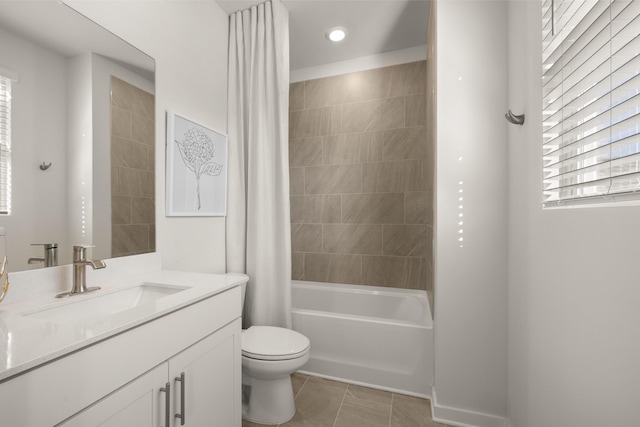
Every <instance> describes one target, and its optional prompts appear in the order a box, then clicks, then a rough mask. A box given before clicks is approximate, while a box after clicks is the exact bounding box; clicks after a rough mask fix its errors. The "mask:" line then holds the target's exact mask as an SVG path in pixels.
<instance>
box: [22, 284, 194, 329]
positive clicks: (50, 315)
mask: <svg viewBox="0 0 640 427" xmlns="http://www.w3.org/2000/svg"><path fill="white" fill-rule="evenodd" d="M186 289H189V287H178V286H163V285H156V284H148V283H145V284H142V285H140V286H135V287H133V288H129V289H124V290H121V291H116V292H111V293H105V294H102V295H100V294H99V293H98V294H91V296H92V297H91V298H87V299H84V298H83V297H82V296H79V297H74V298H79V299H78V300H77V301H73V302H71V303H68V304H64V305H61V306H56V307H53V308H44V309H42V310H37V311H32V312H28V313H23V316H27V317H29V318H31V319H41V320H46V321H49V322H59V323H82V322H91V321H96V320H101V319H104V318H107V317H109V316H112V315H114V314H117V313H121V312H123V311H126V310H129V309H132V308H136V307H139V306H142V305H145V304H148V303H152V302H154V301H157V300H159V299H160V298H163V297H166V296H169V295H173V294H175V293H178V292H181V291H184V290H186ZM98 292H100V291H98Z"/></svg>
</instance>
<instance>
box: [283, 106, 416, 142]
mask: <svg viewBox="0 0 640 427" xmlns="http://www.w3.org/2000/svg"><path fill="white" fill-rule="evenodd" d="M403 106H404V101H403ZM402 115H403V120H404V111H402ZM339 132H340V107H326V108H315V109H313V110H301V111H292V112H290V113H289V139H300V138H311V137H314V136H324V135H334V134H336V133H339Z"/></svg>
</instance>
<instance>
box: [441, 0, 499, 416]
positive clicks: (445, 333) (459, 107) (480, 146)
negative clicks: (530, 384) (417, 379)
mask: <svg viewBox="0 0 640 427" xmlns="http://www.w3.org/2000/svg"><path fill="white" fill-rule="evenodd" d="M436 14H437V29H436V32H437V53H436V55H437V179H436V182H437V221H436V260H435V383H434V402H433V404H434V416H435V418H439V419H442V420H448V421H451V422H455V423H456V424H467V425H478V426H502V425H504V424H505V423H506V419H505V418H504V416H505V415H506V412H507V407H506V402H507V368H506V367H507V305H506V303H507V265H506V260H507V173H508V171H507V122H506V121H505V119H504V113H505V112H506V109H507V74H506V71H507V41H506V36H507V22H506V20H507V6H506V3H505V2H500V1H498V2H493V1H439V2H438V3H437V8H436ZM460 190H462V192H460ZM460 197H463V200H459V198H460ZM460 206H462V208H460ZM460 214H463V215H464V216H463V217H462V218H461V217H459V215H460ZM460 221H463V224H459V222H460ZM460 238H463V239H464V240H463V241H462V242H461V241H460V240H459V239H460Z"/></svg>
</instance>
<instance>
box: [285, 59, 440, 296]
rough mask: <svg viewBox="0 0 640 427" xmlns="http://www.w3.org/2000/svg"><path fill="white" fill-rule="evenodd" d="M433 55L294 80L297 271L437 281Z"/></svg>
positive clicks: (369, 280) (397, 283)
mask: <svg viewBox="0 0 640 427" xmlns="http://www.w3.org/2000/svg"><path fill="white" fill-rule="evenodd" d="M426 72H427V69H426V61H419V62H413V63H409V64H402V65H396V66H392V67H385V68H380V69H375V70H369V71H363V72H358V73H351V74H345V75H340V76H335V77H328V78H322V79H317V80H309V81H305V82H299V83H292V84H291V86H290V101H289V110H290V113H289V114H290V116H289V138H290V139H289V164H290V177H291V223H292V225H291V236H292V252H293V254H292V270H293V271H292V272H293V278H294V279H298V280H308V281H320V282H335V283H350V284H364V285H373V286H389V287H399V288H412V289H423V290H427V289H430V287H431V283H430V282H431V277H432V272H431V270H432V265H431V240H432V234H433V227H432V224H433V214H432V212H433V209H432V200H433V196H432V194H433V178H432V177H433V154H432V151H433V150H432V149H430V147H429V146H428V143H427V131H428V130H427V128H426Z"/></svg>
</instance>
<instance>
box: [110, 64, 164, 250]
mask: <svg viewBox="0 0 640 427" xmlns="http://www.w3.org/2000/svg"><path fill="white" fill-rule="evenodd" d="M154 112H155V98H154V96H153V95H151V94H150V93H147V92H145V91H143V90H141V89H139V88H137V87H135V86H132V85H130V84H129V83H127V82H124V81H122V80H120V79H117V78H115V77H112V78H111V226H112V228H111V229H112V231H111V233H112V236H111V252H112V253H111V255H112V256H113V257H119V256H125V255H135V254H142V253H146V252H153V251H154V250H155V196H154V182H155V176H154V158H155V154H154V143H155V124H154V121H155V116H154Z"/></svg>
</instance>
